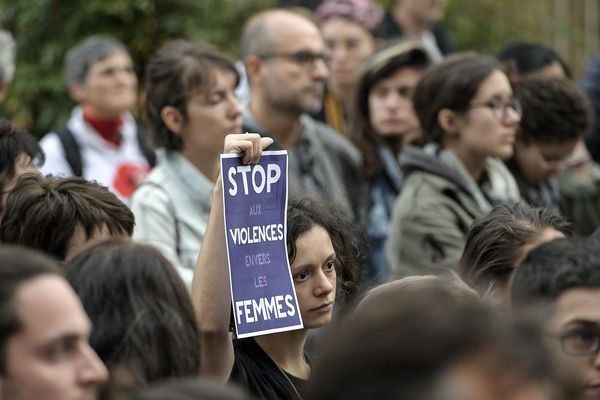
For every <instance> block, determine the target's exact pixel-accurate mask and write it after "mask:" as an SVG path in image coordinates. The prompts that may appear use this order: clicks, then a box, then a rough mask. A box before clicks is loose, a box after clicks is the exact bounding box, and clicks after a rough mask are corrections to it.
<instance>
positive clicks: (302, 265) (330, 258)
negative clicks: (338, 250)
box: [291, 251, 335, 271]
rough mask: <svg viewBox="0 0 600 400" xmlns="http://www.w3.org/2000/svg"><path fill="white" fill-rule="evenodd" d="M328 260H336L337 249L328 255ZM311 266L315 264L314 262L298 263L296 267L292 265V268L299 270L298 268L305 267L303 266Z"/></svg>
mask: <svg viewBox="0 0 600 400" xmlns="http://www.w3.org/2000/svg"><path fill="white" fill-rule="evenodd" d="M326 260H327V261H329V260H335V251H334V252H332V253H331V254H329V255H328V256H327V258H326ZM310 266H313V264H312V263H304V264H300V265H296V266H295V267H292V268H291V269H292V271H294V270H297V269H303V268H306V267H310Z"/></svg>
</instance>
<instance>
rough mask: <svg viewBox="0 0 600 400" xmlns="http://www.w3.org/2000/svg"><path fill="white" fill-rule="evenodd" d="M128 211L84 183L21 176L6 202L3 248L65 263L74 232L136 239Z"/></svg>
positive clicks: (104, 192)
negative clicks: (31, 250) (35, 252)
mask: <svg viewBox="0 0 600 400" xmlns="http://www.w3.org/2000/svg"><path fill="white" fill-rule="evenodd" d="M133 226H134V217H133V214H132V213H131V211H130V210H129V208H127V206H126V205H125V204H123V202H121V201H120V200H119V199H118V198H117V197H116V196H115V195H114V194H112V193H111V192H110V191H109V190H108V189H107V188H105V187H104V186H101V185H99V184H98V183H96V182H89V181H86V180H85V179H83V178H80V177H69V178H58V177H51V176H50V177H42V176H39V175H35V174H27V175H24V176H22V177H21V178H20V179H19V181H18V182H17V184H16V186H15V187H14V188H13V190H12V191H11V193H10V194H9V195H8V197H7V199H6V208H5V213H4V215H3V217H2V220H1V224H0V242H2V243H12V244H18V245H22V246H27V247H31V248H35V249H38V250H40V251H43V252H45V253H47V254H49V255H51V256H53V257H54V258H55V259H57V260H59V261H62V260H64V258H65V255H66V254H67V252H68V250H69V244H70V240H71V238H72V237H73V234H74V232H75V230H76V229H77V228H78V227H79V228H82V229H83V231H84V233H85V234H86V236H87V237H90V236H91V235H93V234H94V233H95V232H98V231H100V230H103V229H107V230H108V232H110V234H111V235H114V236H118V235H128V236H131V234H132V233H133Z"/></svg>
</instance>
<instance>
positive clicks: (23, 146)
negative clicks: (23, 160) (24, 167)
mask: <svg viewBox="0 0 600 400" xmlns="http://www.w3.org/2000/svg"><path fill="white" fill-rule="evenodd" d="M22 155H26V156H29V157H30V158H31V160H33V161H34V162H35V163H36V164H38V165H41V164H43V163H44V152H43V151H42V149H41V148H40V146H39V144H38V142H37V140H36V139H35V138H34V137H33V135H31V134H30V133H29V132H27V131H26V130H25V129H21V128H19V127H17V126H15V125H13V124H11V123H10V122H9V121H7V120H5V119H0V192H3V191H4V190H5V186H6V184H7V183H8V182H9V181H11V180H12V179H13V178H15V176H16V174H17V172H18V171H17V165H16V163H17V161H18V159H19V157H20V156H22Z"/></svg>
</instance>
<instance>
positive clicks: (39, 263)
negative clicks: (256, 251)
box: [0, 0, 600, 400]
mask: <svg viewBox="0 0 600 400" xmlns="http://www.w3.org/2000/svg"><path fill="white" fill-rule="evenodd" d="M282 3H284V2H282ZM312 3H318V4H314V8H313V9H310V8H301V7H283V6H281V7H277V8H273V9H267V10H263V11H261V12H259V13H257V14H256V15H253V16H252V17H250V18H249V19H248V21H246V23H245V26H244V29H243V32H242V37H241V40H240V60H239V61H238V62H236V61H235V60H233V59H232V58H230V57H229V56H227V55H225V54H224V53H222V52H221V51H220V50H218V49H217V48H215V47H214V46H213V45H211V44H209V43H204V42H199V41H192V40H189V39H177V40H172V41H170V42H167V43H164V44H161V45H160V46H159V47H157V49H156V51H155V53H154V54H153V55H152V56H151V58H150V59H149V61H148V63H147V65H146V66H145V74H144V77H145V80H144V82H143V84H141V85H140V86H141V87H142V88H143V93H144V96H143V101H144V107H143V112H142V113H141V114H140V115H138V116H134V110H135V108H136V104H137V103H138V96H137V95H138V78H137V76H136V74H135V71H134V69H133V60H132V58H131V55H130V53H129V51H128V49H127V46H126V45H125V44H123V43H121V42H120V41H119V40H117V39H116V38H113V37H111V36H107V35H100V34H99V35H94V36H91V37H87V38H83V40H82V41H81V42H80V43H78V44H76V45H75V46H74V47H73V48H71V49H70V50H69V51H68V52H67V54H66V55H65V71H64V75H65V82H66V89H67V90H68V93H69V95H70V96H71V97H72V99H73V100H74V102H75V103H76V104H77V105H76V106H75V108H74V109H73V111H72V114H71V116H70V118H69V119H68V121H65V123H64V125H63V126H61V127H58V128H56V129H55V130H54V131H53V132H49V133H48V134H46V135H45V136H44V137H43V138H42V139H41V140H40V141H39V142H38V140H36V139H35V138H34V137H33V136H32V135H31V134H30V133H29V132H27V131H26V130H25V129H23V128H20V127H18V126H16V125H14V124H13V123H11V122H10V121H8V120H5V119H2V120H0V194H1V196H0V399H6V400H39V399H48V400H55V399H56V400H58V399H61V400H76V399H78V400H83V399H90V400H96V399H102V400H104V399H106V400H167V399H169V400H173V399H174V400H177V399H232V400H235V399H253V398H254V399H359V398H360V399H362V398H381V399H410V400H456V399H460V400H500V399H503V400H524V399H531V400H550V399H552V400H555V399H556V400H560V399H565V400H567V399H582V400H583V399H585V400H592V399H597V400H600V355H599V353H600V165H598V164H597V162H598V161H600V156H599V154H598V148H597V147H598V146H597V144H598V143H599V142H600V130H599V129H598V126H599V125H598V121H599V120H600V115H599V116H598V117H597V118H594V115H595V113H596V112H598V111H600V108H599V107H597V104H596V103H598V88H599V87H600V73H599V72H598V71H600V69H599V68H598V67H597V66H595V64H597V63H598V60H596V59H594V60H592V64H591V65H590V67H589V68H588V69H587V70H586V71H585V73H584V76H583V77H582V81H581V84H580V85H578V84H577V83H576V82H575V77H574V76H573V72H572V71H571V68H570V67H569V65H568V62H566V61H565V60H563V59H562V58H561V57H560V56H559V55H558V54H557V53H556V52H555V51H553V50H552V49H551V48H550V47H548V46H546V45H544V44H541V43H528V42H514V43H510V44H508V43H507V46H506V48H505V49H503V50H502V51H501V52H500V53H499V54H497V55H492V54H484V53H477V52H473V51H462V52H457V51H456V48H455V46H454V44H453V42H452V40H451V35H450V34H449V33H448V32H447V31H446V30H445V29H444V28H443V27H442V25H441V24H440V22H441V20H442V19H443V16H444V7H445V3H446V2H445V1H443V0H439V1H421V0H395V1H394V2H392V3H393V4H392V7H391V9H390V10H388V11H386V12H384V11H383V10H382V9H380V7H379V6H378V5H377V3H376V2H373V1H371V0H324V1H321V2H311V4H312ZM307 4H308V2H307ZM14 50H15V44H14V41H13V39H12V37H11V35H10V34H9V33H7V32H0V100H1V99H2V98H3V97H4V95H5V94H6V93H7V91H9V90H10V82H11V80H12V79H13V76H14V69H15V68H14V64H15V60H14V58H15V54H14ZM594 121H595V122H594ZM267 150H286V151H287V155H288V171H287V179H288V188H289V201H287V202H286V204H287V213H286V216H287V229H286V232H285V242H286V248H287V256H288V261H289V263H286V264H285V265H278V267H281V268H288V267H287V265H288V264H289V269H290V277H291V279H292V282H293V286H294V290H295V293H296V296H297V302H298V309H299V311H300V314H301V318H302V323H303V328H302V329H296V330H289V331H285V332H278V333H268V334H262V335H258V336H254V337H244V338H237V337H236V335H235V332H234V331H233V329H232V315H233V314H232V298H231V292H230V276H229V260H228V252H227V245H226V241H225V240H226V237H225V218H224V212H225V211H224V204H223V190H224V189H223V184H222V176H221V171H220V155H221V154H239V155H241V156H242V162H243V164H246V165H251V164H255V163H257V162H258V161H259V160H260V158H261V156H262V154H263V151H267Z"/></svg>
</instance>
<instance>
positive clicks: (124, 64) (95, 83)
mask: <svg viewBox="0 0 600 400" xmlns="http://www.w3.org/2000/svg"><path fill="white" fill-rule="evenodd" d="M136 90H137V77H136V76H135V71H134V69H133V63H132V62H131V58H130V57H129V55H128V54H127V53H124V52H117V53H113V54H111V55H110V56H108V57H106V58H105V59H103V60H100V61H97V62H95V63H94V64H92V65H91V66H90V68H89V71H88V73H87V75H86V77H85V81H84V82H82V83H77V84H74V85H73V86H72V87H71V93H72V95H73V97H74V98H75V100H77V102H79V103H80V104H83V105H85V106H88V107H91V108H92V109H93V110H94V111H95V112H96V113H97V114H98V115H100V116H101V117H103V118H114V117H116V116H117V115H119V114H121V113H123V112H125V111H128V110H130V109H131V108H132V107H133V106H134V105H135V102H136Z"/></svg>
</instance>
